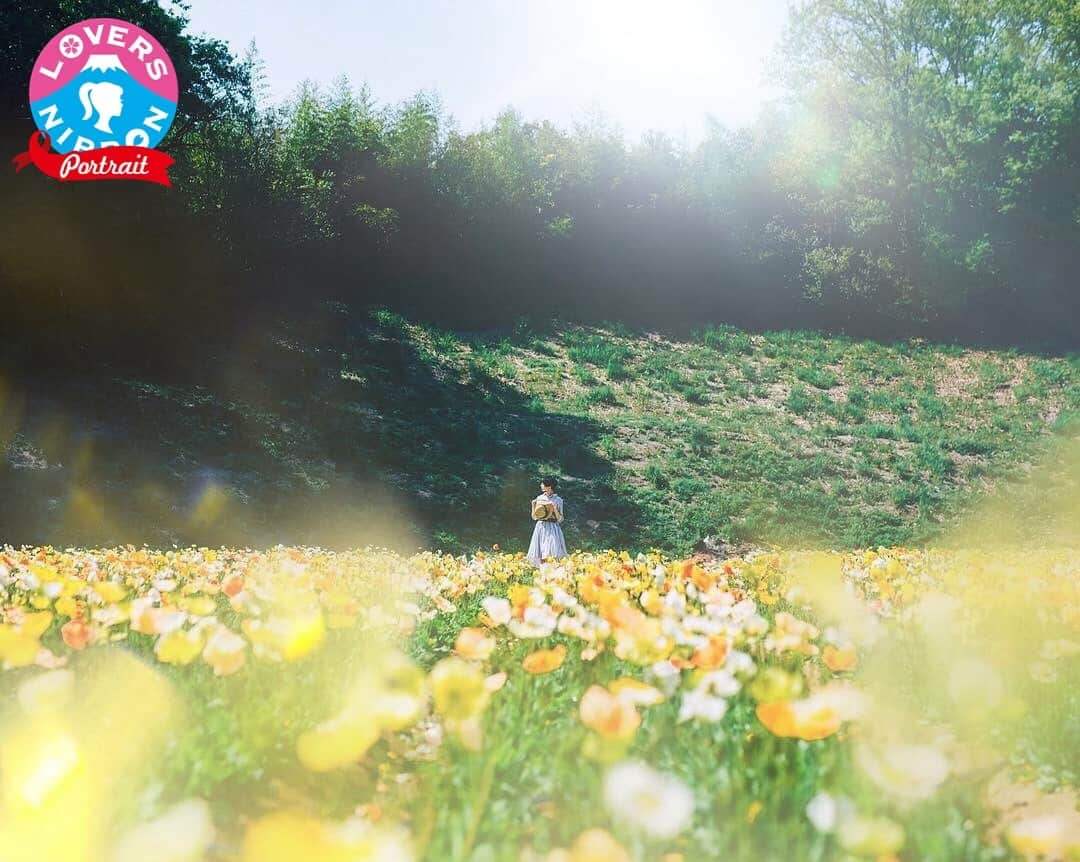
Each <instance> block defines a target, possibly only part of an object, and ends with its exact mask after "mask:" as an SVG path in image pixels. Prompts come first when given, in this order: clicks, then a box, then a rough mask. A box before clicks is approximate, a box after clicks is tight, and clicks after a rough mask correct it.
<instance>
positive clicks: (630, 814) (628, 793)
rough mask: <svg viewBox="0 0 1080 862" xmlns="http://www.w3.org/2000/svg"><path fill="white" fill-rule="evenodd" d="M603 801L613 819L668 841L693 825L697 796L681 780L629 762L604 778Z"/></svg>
mask: <svg viewBox="0 0 1080 862" xmlns="http://www.w3.org/2000/svg"><path fill="white" fill-rule="evenodd" d="M604 802H605V803H606V804H607V808H608V811H609V812H610V813H611V816H612V817H615V818H618V819H620V820H624V821H625V822H626V824H627V826H628V827H630V828H632V829H637V830H640V831H641V832H644V833H645V834H646V835H648V836H649V837H650V838H657V839H666V838H673V837H674V836H676V835H678V834H679V833H680V832H682V831H683V830H684V829H686V827H687V826H689V825H690V819H691V817H693V814H694V795H693V793H691V791H690V788H689V787H687V786H686V785H685V784H684V783H683V782H682V781H680V780H679V779H677V778H674V777H673V776H670V775H667V774H665V773H663V772H658V771H657V770H655V769H653V768H652V767H651V766H648V765H646V764H644V763H638V762H636V761H626V762H624V763H620V764H618V765H616V766H613V767H612V768H611V769H609V770H608V772H607V774H606V775H605V776H604Z"/></svg>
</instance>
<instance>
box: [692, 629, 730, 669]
mask: <svg viewBox="0 0 1080 862" xmlns="http://www.w3.org/2000/svg"><path fill="white" fill-rule="evenodd" d="M727 654H728V641H727V638H726V637H724V636H723V635H713V636H712V637H710V638H709V642H708V643H707V644H706V645H705V646H702V647H698V648H697V649H696V650H695V651H694V655H693V656H692V657H691V659H690V662H691V664H693V665H694V666H695V667H700V668H703V669H704V670H713V669H715V668H718V667H720V665H722V664H723V663H724V659H726V658H727Z"/></svg>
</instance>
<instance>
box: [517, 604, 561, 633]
mask: <svg viewBox="0 0 1080 862" xmlns="http://www.w3.org/2000/svg"><path fill="white" fill-rule="evenodd" d="M557 622H558V617H557V616H556V615H555V614H554V613H552V611H551V608H549V607H547V606H546V605H545V606H544V607H540V608H525V619H524V620H514V619H512V620H510V622H509V623H508V624H507V628H509V629H510V631H511V632H513V634H514V637H519V638H546V637H547V636H548V635H549V634H551V633H552V632H553V631H555V625H556V623H557Z"/></svg>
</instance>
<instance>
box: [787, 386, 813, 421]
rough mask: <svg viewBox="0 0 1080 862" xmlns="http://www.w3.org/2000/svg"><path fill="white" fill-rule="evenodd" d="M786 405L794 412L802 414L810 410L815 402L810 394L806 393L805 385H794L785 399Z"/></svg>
mask: <svg viewBox="0 0 1080 862" xmlns="http://www.w3.org/2000/svg"><path fill="white" fill-rule="evenodd" d="M784 406H785V407H787V409H788V410H790V411H791V412H792V413H798V414H799V415H800V416H801V415H803V414H805V413H808V412H809V411H810V408H811V406H813V402H811V400H810V396H808V395H807V394H806V388H805V387H803V386H793V387H792V388H791V392H790V393H788V397H787V399H786V400H785V401H784Z"/></svg>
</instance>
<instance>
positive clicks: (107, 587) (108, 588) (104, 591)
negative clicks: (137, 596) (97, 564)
mask: <svg viewBox="0 0 1080 862" xmlns="http://www.w3.org/2000/svg"><path fill="white" fill-rule="evenodd" d="M94 592H95V593H97V594H98V595H99V596H100V597H101V600H102V601H103V602H107V603H108V604H111V605H113V604H116V603H117V602H119V601H123V599H124V596H126V595H127V590H125V589H124V588H123V587H122V586H121V585H120V584H118V583H116V581H99V582H98V583H96V584H94Z"/></svg>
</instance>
